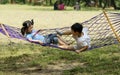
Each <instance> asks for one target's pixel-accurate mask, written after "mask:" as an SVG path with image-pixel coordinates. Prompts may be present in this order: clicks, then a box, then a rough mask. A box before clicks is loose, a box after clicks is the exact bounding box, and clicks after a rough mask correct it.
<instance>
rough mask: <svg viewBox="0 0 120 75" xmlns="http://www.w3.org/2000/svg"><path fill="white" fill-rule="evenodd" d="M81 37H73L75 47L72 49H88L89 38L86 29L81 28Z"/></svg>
mask: <svg viewBox="0 0 120 75" xmlns="http://www.w3.org/2000/svg"><path fill="white" fill-rule="evenodd" d="M82 32H83V36H82V37H75V36H74V39H75V40H76V43H77V44H76V45H75V46H74V49H75V50H76V49H81V48H82V47H84V46H88V47H89V48H90V47H91V46H90V37H89V36H88V35H87V33H88V29H87V28H83V31H82Z"/></svg>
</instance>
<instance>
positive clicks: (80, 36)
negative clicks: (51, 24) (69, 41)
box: [57, 23, 90, 53]
mask: <svg viewBox="0 0 120 75" xmlns="http://www.w3.org/2000/svg"><path fill="white" fill-rule="evenodd" d="M87 31H88V29H87V28H83V26H82V24H80V23H75V24H73V25H72V26H71V31H66V32H62V33H61V32H58V31H57V33H58V34H60V35H70V34H72V36H73V38H74V39H75V40H76V45H72V46H70V45H66V46H64V48H66V49H69V50H75V52H77V53H79V52H82V51H85V50H87V49H89V48H90V37H89V36H88V35H87Z"/></svg>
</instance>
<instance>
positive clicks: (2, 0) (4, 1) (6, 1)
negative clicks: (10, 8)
mask: <svg viewBox="0 0 120 75" xmlns="http://www.w3.org/2000/svg"><path fill="white" fill-rule="evenodd" d="M6 3H8V0H0V4H6Z"/></svg>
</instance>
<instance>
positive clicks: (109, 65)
mask: <svg viewBox="0 0 120 75" xmlns="http://www.w3.org/2000/svg"><path fill="white" fill-rule="evenodd" d="M6 46H7V47H6ZM0 48H1V49H0V75H2V74H3V75H14V74H15V75H19V74H22V75H24V74H27V75H29V74H34V73H35V75H37V74H38V75H39V74H47V73H49V74H51V75H52V74H58V73H59V74H62V75H73V74H74V75H79V74H82V75H84V74H85V75H103V74H105V75H108V74H111V75H119V74H120V72H119V70H120V64H119V63H120V51H119V49H120V47H119V45H112V46H106V47H103V48H98V49H94V50H91V51H86V52H82V53H80V54H76V53H74V52H71V51H63V50H60V49H56V48H49V47H41V46H39V45H35V44H19V43H17V44H12V45H7V44H6V45H0ZM7 73H8V74H7Z"/></svg>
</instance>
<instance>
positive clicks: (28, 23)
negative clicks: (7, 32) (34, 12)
mask: <svg viewBox="0 0 120 75" xmlns="http://www.w3.org/2000/svg"><path fill="white" fill-rule="evenodd" d="M22 25H23V27H22V28H21V33H22V35H23V36H24V35H25V33H26V30H27V29H28V27H29V26H30V25H34V21H33V19H32V20H31V21H30V20H27V21H24V22H23V24H22Z"/></svg>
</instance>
